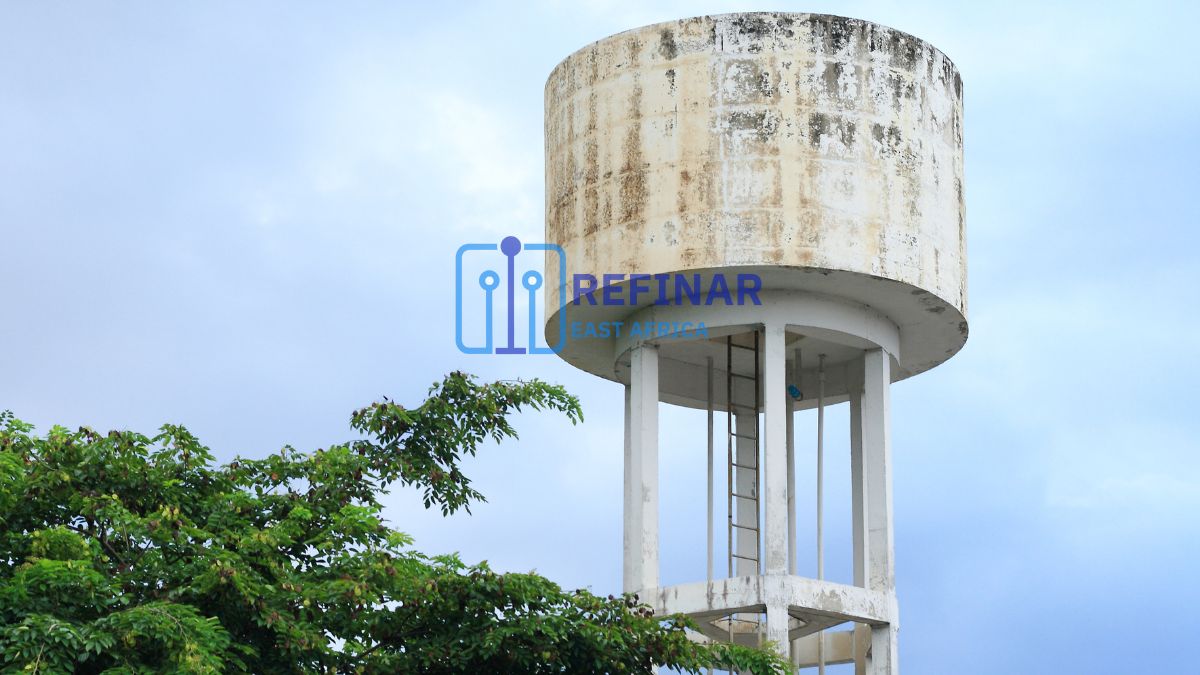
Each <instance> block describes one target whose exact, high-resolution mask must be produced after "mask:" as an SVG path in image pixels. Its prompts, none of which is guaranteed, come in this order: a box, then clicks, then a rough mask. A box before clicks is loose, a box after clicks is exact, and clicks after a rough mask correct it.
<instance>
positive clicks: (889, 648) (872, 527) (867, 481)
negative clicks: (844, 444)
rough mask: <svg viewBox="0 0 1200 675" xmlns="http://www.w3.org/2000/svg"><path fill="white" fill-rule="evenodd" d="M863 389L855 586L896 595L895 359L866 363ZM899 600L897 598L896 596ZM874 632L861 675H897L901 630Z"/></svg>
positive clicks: (853, 449)
mask: <svg viewBox="0 0 1200 675" xmlns="http://www.w3.org/2000/svg"><path fill="white" fill-rule="evenodd" d="M860 382H861V388H859V391H852V392H851V395H850V422H851V429H850V473H851V478H852V481H853V486H852V495H853V505H852V510H851V519H852V521H853V530H854V583H855V585H856V586H863V587H865V588H869V589H871V590H874V591H884V592H886V593H889V594H892V593H894V592H895V588H896V576H895V575H896V570H895V559H894V546H893V530H892V455H891V435H890V427H891V400H890V396H889V390H890V387H891V382H892V378H891V358H890V357H889V356H888V353H887V352H885V351H884V350H882V349H874V350H870V351H867V352H866V353H865V354H864V355H863V360H862V377H861V380H860ZM893 597H894V596H893ZM891 616H892V622H891V623H889V624H882V625H876V626H872V627H871V649H870V653H869V655H868V656H867V658H865V659H861V660H859V662H858V663H856V665H855V672H856V673H859V674H860V675H896V673H897V672H898V670H897V651H896V642H897V640H896V638H897V631H898V625H897V623H896V616H897V615H896V613H895V611H894V608H893V612H892V614H891Z"/></svg>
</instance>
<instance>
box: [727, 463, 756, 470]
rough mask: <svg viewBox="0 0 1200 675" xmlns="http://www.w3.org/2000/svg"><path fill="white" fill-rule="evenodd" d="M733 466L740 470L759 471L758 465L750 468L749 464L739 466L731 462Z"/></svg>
mask: <svg viewBox="0 0 1200 675" xmlns="http://www.w3.org/2000/svg"><path fill="white" fill-rule="evenodd" d="M731 464H732V465H733V466H736V467H737V468H739V469H750V470H751V471H758V466H757V465H755V466H750V465H749V464H738V463H737V462H731Z"/></svg>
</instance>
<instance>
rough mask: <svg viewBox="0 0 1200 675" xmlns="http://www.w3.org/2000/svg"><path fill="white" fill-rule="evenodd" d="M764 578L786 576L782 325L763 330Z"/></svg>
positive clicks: (786, 498)
mask: <svg viewBox="0 0 1200 675" xmlns="http://www.w3.org/2000/svg"><path fill="white" fill-rule="evenodd" d="M763 333H764V340H763V342H764V349H763V418H764V419H763V426H764V427H765V433H764V434H763V438H764V443H763V469H764V483H765V487H764V490H763V493H764V494H763V497H764V499H765V505H764V511H765V514H766V518H765V520H766V523H765V525H766V527H765V532H764V534H765V535H766V536H765V542H764V549H765V552H766V564H765V565H764V566H763V573H764V574H787V573H788V555H787V533H788V512H787V504H788V495H787V419H786V418H787V382H786V381H785V377H784V374H785V372H786V370H787V356H786V353H785V349H784V327H783V325H767V326H766V327H765V329H764V330H763Z"/></svg>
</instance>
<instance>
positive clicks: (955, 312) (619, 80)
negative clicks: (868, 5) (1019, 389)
mask: <svg viewBox="0 0 1200 675" xmlns="http://www.w3.org/2000/svg"><path fill="white" fill-rule="evenodd" d="M546 236H547V241H550V242H554V243H557V244H559V245H561V246H562V247H563V248H564V249H565V251H566V253H567V265H568V273H569V274H575V273H589V274H594V275H596V276H597V277H599V276H600V275H602V274H606V273H625V274H632V273H639V274H656V273H663V272H671V271H682V270H689V271H692V270H696V271H710V272H711V271H714V270H720V271H724V272H726V273H731V272H734V271H738V270H743V269H745V270H755V271H759V272H761V273H762V274H763V275H764V279H765V281H766V283H767V285H768V286H769V287H774V288H780V289H789V290H807V291H814V292H820V293H822V294H827V295H834V296H837V297H842V298H844V299H846V300H848V301H851V302H853V303H856V304H866V305H869V306H871V307H872V308H874V309H876V310H878V311H880V312H882V313H884V314H885V315H887V316H888V317H889V318H890V319H891V320H892V321H893V322H894V323H895V324H896V325H897V326H898V327H899V328H900V331H901V333H902V339H903V340H904V342H905V343H906V344H905V349H902V350H901V351H900V353H899V354H897V357H898V359H899V364H898V365H899V367H898V369H897V372H896V374H897V377H898V378H899V377H906V376H908V375H911V374H915V373H917V372H921V371H923V370H926V369H928V368H930V367H932V366H934V365H937V363H940V362H941V361H944V360H945V359H947V358H949V357H950V356H951V355H953V354H954V353H955V352H957V351H958V350H959V349H960V348H961V346H962V344H963V343H964V342H965V340H966V319H965V315H966V308H967V291H966V234H965V224H964V206H963V184H962V86H961V80H960V78H959V75H958V72H957V70H956V68H955V67H954V65H953V64H952V63H951V62H950V60H949V59H948V58H947V57H946V56H945V55H944V54H942V53H941V52H940V51H938V50H937V49H935V48H934V47H933V46H931V45H929V44H928V43H926V42H924V41H922V40H919V39H917V38H914V37H912V36H910V35H907V34H905V33H902V32H900V31H896V30H893V29H891V28H887V27H884V26H879V25H876V24H872V23H869V22H865V21H860V20H856V19H847V18H842V17H833V16H825V15H815V14H786V13H761V14H732V15H721V16H710V17H699V18H693V19H684V20H680V21H672V22H667V23H661V24H656V25H652V26H646V27H644V28H639V29H635V30H631V31H627V32H624V33H620V34H618V35H614V36H612V37H609V38H605V39H603V40H600V41H599V42H596V43H594V44H592V45H590V46H588V47H586V48H584V49H581V50H580V51H578V52H576V53H575V54H573V55H571V56H570V57H568V58H567V59H566V60H564V61H563V62H562V63H561V64H559V65H558V67H556V68H555V69H554V71H553V72H552V73H551V75H550V77H549V80H548V81H547V83H546ZM547 263H548V269H547V276H548V278H555V275H556V274H557V272H558V270H557V259H555V258H550V259H548V261H547ZM558 299H559V298H558V289H557V288H555V287H554V285H553V284H547V286H546V300H547V304H546V306H547V307H551V308H556V307H558ZM568 309H569V314H570V315H571V317H572V320H575V319H590V318H593V316H592V315H595V320H611V319H613V318H617V317H619V316H621V315H622V311H621V310H619V309H614V308H587V307H570V308H568ZM627 309H632V308H627ZM547 333H548V335H549V336H555V337H556V335H557V319H556V318H555V317H551V318H550V319H549V321H548V322H547ZM605 349H608V347H602V346H600V345H596V344H592V345H586V344H574V345H569V346H568V350H567V351H566V352H564V354H563V356H564V358H566V359H567V360H568V361H571V362H572V363H575V364H576V365H578V366H580V367H583V368H585V369H587V370H590V371H592V372H595V373H597V374H599V375H602V376H604V377H610V378H612V377H614V373H613V370H612V362H611V358H612V354H611V349H609V351H608V352H607V353H605Z"/></svg>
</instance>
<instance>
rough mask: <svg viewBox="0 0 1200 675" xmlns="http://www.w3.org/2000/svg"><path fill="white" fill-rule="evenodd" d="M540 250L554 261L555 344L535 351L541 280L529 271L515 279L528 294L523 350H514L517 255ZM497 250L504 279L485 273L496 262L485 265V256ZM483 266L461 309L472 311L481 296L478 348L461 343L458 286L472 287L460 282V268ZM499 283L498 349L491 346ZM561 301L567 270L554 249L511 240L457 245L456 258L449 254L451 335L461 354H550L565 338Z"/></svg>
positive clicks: (460, 293) (461, 293) (492, 272)
mask: <svg viewBox="0 0 1200 675" xmlns="http://www.w3.org/2000/svg"><path fill="white" fill-rule="evenodd" d="M522 250H524V251H543V252H547V254H554V255H557V256H558V299H559V307H558V310H559V311H558V320H559V331H558V344H555V345H552V346H545V347H541V346H538V333H539V331H538V312H537V307H538V304H539V303H538V291H539V290H540V289H541V287H542V284H543V283H544V281H545V280H544V278H543V275H542V273H541V272H539V271H537V270H535V269H530V270H527V271H526V272H525V273H524V274H522V275H521V280H520V283H521V286H522V287H524V289H525V292H526V293H527V294H528V296H527V297H528V305H527V307H526V313H527V314H528V324H527V326H526V329H527V330H526V334H525V338H526V345H525V346H520V347H518V346H517V310H518V307H517V290H516V287H517V256H518V254H520V253H521V251H522ZM496 251H499V252H500V253H501V254H502V255H503V256H504V262H503V271H504V277H503V278H501V274H500V273H498V272H496V271H495V270H494V269H491V266H492V265H494V264H496V263H500V260H499V259H498V256H494V255H493V256H490V257H491V258H492V261H487V260H486V259H487V258H488V257H489V256H486V255H485V254H486V253H488V252H496ZM468 254H478V255H468ZM479 263H483V264H484V265H485V266H486V268H485V269H484V270H483V272H482V273H480V274H479V276H478V277H477V280H476V282H475V283H477V284H478V289H479V290H476V289H475V288H470V290H469V291H467V292H470V293H471V294H472V295H471V296H467V297H466V298H465V300H466V302H467V303H468V306H467V308H466V309H468V310H469V309H472V308H473V307H474V306H476V305H478V300H479V297H478V293H479V291H482V294H483V297H482V303H483V306H482V314H483V317H482V318H483V326H482V328H483V345H482V346H467V344H466V341H465V339H464V331H465V326H464V319H465V318H466V317H464V294H465V291H464V283H466V284H467V285H468V286H475V283H470V282H467V281H466V280H464V278H463V277H464V266H465V265H474V266H476V268H477V266H478V264H479ZM501 284H503V285H504V291H503V293H504V295H505V305H504V306H505V319H506V323H505V325H504V328H505V340H504V344H503V345H501V346H499V347H497V346H495V341H494V334H495V330H496V329H495V327H494V325H493V317H494V308H495V298H494V294H495V292H496V290H497V289H498V288H500V286H501ZM566 296H567V265H566V254H565V252H564V251H563V250H562V247H560V246H557V245H555V244H522V243H521V240H520V239H517V238H516V237H512V236H509V237H505V238H504V239H503V240H501V241H500V244H499V245H498V246H497V245H496V244H463V245H462V246H460V247H459V249H458V253H457V254H456V255H455V332H454V338H455V341H456V343H457V344H458V350H459V351H461V352H462V353H464V354H554V353H557V352H558V351H560V350H561V349H562V348H563V344H564V343H565V342H566V335H567V326H566V324H567V316H566V312H565V311H563V310H564V308H565V307H566V302H567V299H566Z"/></svg>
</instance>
